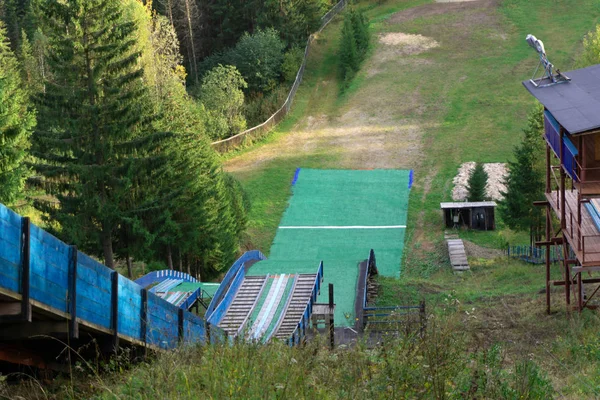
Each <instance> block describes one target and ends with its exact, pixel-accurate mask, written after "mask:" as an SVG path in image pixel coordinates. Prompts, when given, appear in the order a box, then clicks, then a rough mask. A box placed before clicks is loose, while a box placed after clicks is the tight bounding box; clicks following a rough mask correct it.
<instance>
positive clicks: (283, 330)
mask: <svg viewBox="0 0 600 400" xmlns="http://www.w3.org/2000/svg"><path fill="white" fill-rule="evenodd" d="M316 278H317V275H316V274H303V275H298V280H297V281H296V285H295V286H294V292H293V293H292V298H291V299H290V303H289V305H288V307H287V309H286V311H285V316H284V317H283V319H282V321H281V323H280V324H279V326H278V327H277V332H276V333H275V335H274V336H275V337H276V338H278V339H281V340H287V339H289V338H290V336H291V335H292V333H294V330H295V329H296V327H297V326H298V322H300V319H301V318H302V314H303V313H304V311H305V310H306V305H307V304H308V301H309V299H310V296H311V294H312V290H313V287H314V286H315V279H316Z"/></svg>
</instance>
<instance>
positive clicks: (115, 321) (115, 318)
mask: <svg viewBox="0 0 600 400" xmlns="http://www.w3.org/2000/svg"><path fill="white" fill-rule="evenodd" d="M110 279H111V283H112V285H111V286H112V290H111V301H110V304H111V306H110V309H111V312H110V320H111V326H112V329H113V337H112V344H113V349H114V351H115V352H117V350H118V349H119V273H118V272H117V271H113V272H112V273H111V276H110Z"/></svg>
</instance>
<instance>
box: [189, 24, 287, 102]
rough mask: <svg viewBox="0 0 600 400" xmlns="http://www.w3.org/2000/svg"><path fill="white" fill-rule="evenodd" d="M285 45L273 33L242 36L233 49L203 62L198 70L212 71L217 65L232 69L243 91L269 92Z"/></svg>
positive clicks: (274, 80)
mask: <svg viewBox="0 0 600 400" xmlns="http://www.w3.org/2000/svg"><path fill="white" fill-rule="evenodd" d="M284 48H285V44H284V43H283V41H282V40H281V39H280V38H279V34H278V33H277V31H276V30H275V29H271V28H268V29H265V30H260V29H259V30H258V31H256V32H255V33H253V34H252V35H250V34H248V33H246V34H244V36H242V38H241V39H240V41H239V42H238V43H237V44H236V45H235V47H234V48H232V49H229V50H227V51H225V52H223V53H216V54H214V55H212V56H210V57H208V58H206V59H205V60H204V61H203V62H202V64H201V66H200V68H201V70H203V71H208V70H212V69H213V68H215V67H216V66H217V65H219V64H222V65H233V66H235V67H236V68H237V69H238V71H239V72H240V73H241V74H242V76H243V77H244V80H245V81H246V82H247V83H248V87H247V91H248V92H250V93H254V92H263V93H266V92H269V91H270V90H272V89H274V88H275V87H276V86H277V83H278V82H279V78H280V77H281V66H282V64H283V50H284Z"/></svg>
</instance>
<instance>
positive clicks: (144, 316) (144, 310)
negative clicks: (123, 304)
mask: <svg viewBox="0 0 600 400" xmlns="http://www.w3.org/2000/svg"><path fill="white" fill-rule="evenodd" d="M141 295H142V306H141V307H140V320H141V323H140V340H141V341H142V342H144V349H146V347H147V345H148V290H147V289H142V291H141ZM144 351H145V350H144Z"/></svg>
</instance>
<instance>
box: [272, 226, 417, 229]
mask: <svg viewBox="0 0 600 400" xmlns="http://www.w3.org/2000/svg"><path fill="white" fill-rule="evenodd" d="M405 228H406V225H379V226H371V225H347V226H280V227H279V229H405Z"/></svg>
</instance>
